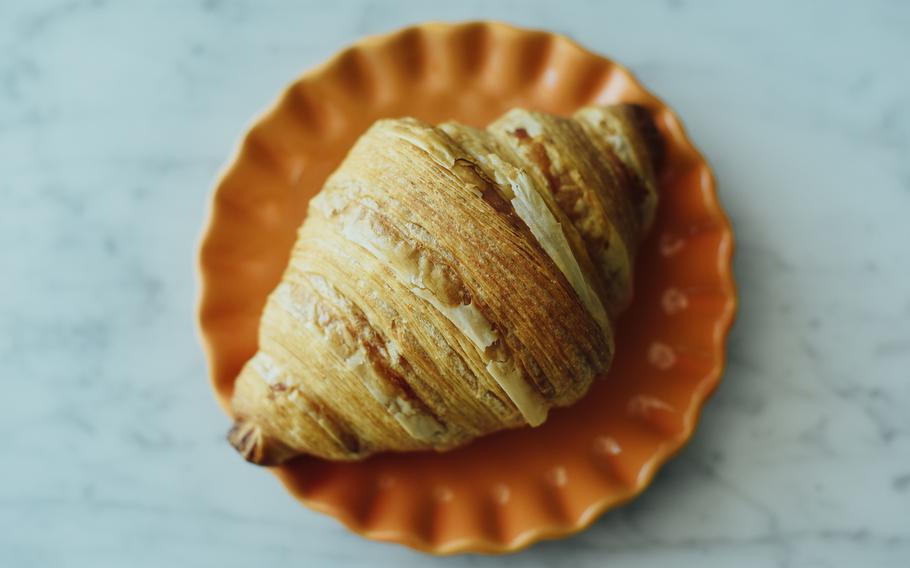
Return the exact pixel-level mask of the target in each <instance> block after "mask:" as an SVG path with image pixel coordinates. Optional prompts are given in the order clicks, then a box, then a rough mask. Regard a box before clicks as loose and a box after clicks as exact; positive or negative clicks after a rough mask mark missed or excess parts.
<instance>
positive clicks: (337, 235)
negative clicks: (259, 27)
mask: <svg viewBox="0 0 910 568" xmlns="http://www.w3.org/2000/svg"><path fill="white" fill-rule="evenodd" d="M660 156H661V144H660V138H659V134H658V132H657V130H656V128H655V125H654V123H653V122H652V120H651V118H650V117H649V115H648V113H647V112H646V111H645V110H644V109H642V108H640V107H637V106H634V105H614V106H590V107H586V108H583V109H581V110H579V111H578V112H577V113H575V115H574V116H573V117H572V118H561V117H558V116H554V115H550V114H544V113H540V112H532V111H527V110H521V109H515V110H512V111H510V112H508V113H506V114H505V115H504V116H502V117H500V118H499V119H498V120H496V121H495V122H493V123H492V124H491V125H490V126H488V127H487V128H486V129H485V130H484V129H477V128H474V127H471V126H466V125H463V124H459V123H456V122H449V123H445V124H441V125H439V126H435V127H434V126H432V125H430V124H427V123H424V122H421V121H419V120H416V119H413V118H401V119H395V120H380V121H378V122H376V123H375V124H374V125H373V126H372V127H371V128H370V129H369V130H368V131H367V132H366V133H365V134H364V135H363V136H362V137H361V138H360V139H359V140H358V141H357V143H356V144H355V145H354V147H353V148H352V149H351V151H350V153H349V154H348V156H347V157H346V159H345V160H344V162H343V163H342V164H341V166H340V167H339V168H338V169H337V170H336V171H335V172H334V173H333V174H332V175H331V176H330V177H329V178H328V180H327V181H326V183H325V185H324V187H323V188H322V190H321V191H320V192H319V194H318V195H316V196H315V197H314V198H313V199H312V201H311V202H310V205H309V210H308V213H307V217H306V220H305V221H304V223H303V224H302V226H301V227H300V229H299V233H298V237H297V241H296V244H295V245H294V248H293V251H292V252H291V258H290V262H289V264H288V267H287V269H286V271H285V273H284V275H283V276H282V279H281V282H280V283H279V285H278V286H277V288H276V289H275V290H274V291H273V292H272V293H271V295H270V296H269V298H268V300H267V302H266V306H265V308H264V311H263V314H262V319H261V323H260V328H259V350H258V352H257V353H256V354H255V356H253V357H252V359H251V360H250V361H249V362H248V363H247V364H246V365H245V366H244V368H243V369H242V371H241V372H240V374H239V376H238V377H237V380H236V384H235V391H234V394H233V399H232V404H233V413H234V416H235V418H236V420H235V424H234V427H233V428H232V429H231V432H230V434H229V436H228V437H229V440H230V442H231V443H232V444H233V445H234V447H235V448H236V449H237V450H238V451H239V452H240V453H241V454H242V455H243V456H244V457H245V458H246V459H247V460H249V461H251V462H254V463H257V464H263V465H272V464H277V463H281V462H282V461H285V460H287V459H289V458H292V457H294V456H297V455H301V454H309V455H314V456H319V457H322V458H326V459H332V460H357V459H362V458H364V457H366V456H368V455H370V454H373V453H376V452H382V451H409V450H426V449H435V450H446V449H449V448H453V447H456V446H459V445H462V444H464V443H466V442H468V441H470V440H472V439H474V438H477V437H479V436H483V435H485V434H488V433H491V432H494V431H497V430H502V429H506V428H515V427H519V426H523V425H532V426H536V425H539V424H541V423H543V422H544V421H545V420H546V418H547V413H548V411H549V409H550V408H553V407H561V406H567V405H571V404H572V403H574V402H575V401H577V400H578V399H579V398H580V397H582V396H583V395H584V394H585V392H586V391H587V390H588V388H589V386H590V385H591V383H592V381H593V380H594V378H595V377H597V376H598V375H602V374H603V373H605V372H606V371H607V370H608V369H609V367H610V363H611V360H612V358H613V350H614V342H613V322H614V321H615V318H616V316H617V314H618V313H619V312H620V311H621V310H622V309H623V308H624V307H626V306H627V304H628V303H629V301H630V298H631V296H632V265H633V259H634V257H635V253H636V250H637V248H638V246H639V244H640V242H641V240H642V238H643V236H644V235H645V233H646V232H647V230H648V228H649V227H650V226H651V224H652V222H653V220H654V213H655V208H656V206H657V188H656V173H655V170H656V169H657V167H658V163H659V161H660Z"/></svg>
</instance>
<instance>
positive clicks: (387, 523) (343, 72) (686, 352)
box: [199, 22, 736, 554]
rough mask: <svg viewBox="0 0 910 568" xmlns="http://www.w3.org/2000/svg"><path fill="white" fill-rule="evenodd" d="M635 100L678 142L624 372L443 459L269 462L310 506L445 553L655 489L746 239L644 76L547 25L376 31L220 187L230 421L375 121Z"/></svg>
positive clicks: (208, 305) (693, 394) (218, 321)
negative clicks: (287, 289)
mask: <svg viewBox="0 0 910 568" xmlns="http://www.w3.org/2000/svg"><path fill="white" fill-rule="evenodd" d="M620 101H623V102H636V103H639V104H642V105H644V106H645V107H647V108H648V109H650V111H651V112H652V114H653V115H654V117H655V119H656V121H657V124H658V126H659V128H660V131H661V132H662V133H663V135H664V137H665V138H666V140H667V141H668V147H669V148H668V161H667V167H666V169H665V171H664V172H663V175H662V179H661V203H660V208H659V211H658V215H657V222H656V225H655V227H654V230H653V232H652V234H651V236H650V238H649V239H648V240H647V242H646V243H645V244H644V246H643V248H642V251H641V253H640V258H639V259H638V265H637V271H636V279H637V282H636V298H635V302H634V304H633V305H632V307H631V308H630V309H629V310H628V312H626V314H625V315H624V316H623V317H622V318H621V321H620V323H619V330H618V333H617V345H616V360H615V362H614V363H613V369H612V370H611V371H610V373H609V375H608V376H607V377H605V378H603V379H601V380H599V381H597V382H596V383H595V385H594V387H593V388H592V389H591V391H590V393H589V394H588V395H587V397H586V398H585V399H584V400H582V401H581V402H580V403H578V404H576V405H575V406H573V407H571V408H567V409H561V410H557V411H554V412H553V413H552V414H551V416H550V419H549V420H548V421H547V422H546V424H544V425H543V426H541V427H539V428H534V429H531V428H524V429H519V430H513V431H508V432H501V433H498V434H494V435H491V436H488V437H486V438H483V439H481V440H478V441H476V442H474V443H473V444H471V445H469V446H467V447H464V448H460V449H457V450H454V451H451V452H448V453H441V454H437V453H434V452H424V453H410V454H384V455H378V456H374V457H372V458H370V459H367V460H365V461H362V462H358V463H332V462H328V461H323V460H319V459H315V458H301V459H298V460H295V461H293V462H291V463H289V464H287V465H285V466H282V467H277V468H274V469H273V471H274V473H275V474H277V475H278V478H279V479H280V480H281V481H282V483H284V484H285V486H287V488H288V490H289V491H290V492H291V493H292V494H293V495H294V496H295V497H297V498H298V499H299V500H301V501H302V502H303V503H304V504H306V505H308V506H309V507H312V508H313V509H316V510H319V511H324V512H326V513H328V514H330V515H333V516H335V517H337V518H338V519H339V520H341V522H343V523H344V524H345V525H347V526H348V527H350V528H351V529H352V530H354V531H357V532H358V533H360V534H362V535H364V536H367V537H369V538H375V539H379V540H387V541H395V542H399V543H402V544H406V545H408V546H412V547H414V548H418V549H421V550H425V551H427V552H434V553H440V554H446V553H454V552H466V551H475V552H507V551H514V550H517V549H519V548H522V547H524V546H527V545H529V544H531V543H532V542H534V541H536V540H539V539H542V538H555V537H560V536H564V535H567V534H570V533H573V532H576V531H579V530H581V529H582V528H584V527H585V526H587V525H589V524H590V523H591V522H592V521H593V520H594V519H595V518H596V517H597V516H598V515H600V514H601V513H602V512H604V511H605V510H606V509H608V508H609V507H613V506H616V505H617V504H620V503H623V502H625V501H628V500H629V499H631V498H632V497H634V496H635V495H636V494H638V493H639V492H641V491H642V490H643V489H644V488H645V487H646V486H647V485H648V483H649V482H650V481H651V478H652V477H653V476H654V472H655V470H656V469H657V467H658V466H659V465H660V464H662V463H664V462H665V461H666V460H667V459H668V458H669V457H670V456H671V455H673V454H674V453H675V452H676V451H678V450H679V449H680V447H681V446H682V445H683V443H684V442H685V441H686V440H687V439H688V438H689V437H690V436H691V435H692V431H693V429H694V427H695V422H696V419H697V417H698V413H699V410H700V409H701V407H702V404H703V403H704V401H705V399H706V397H707V396H708V395H709V394H710V393H711V392H712V390H713V389H714V388H715V387H716V386H717V383H718V381H719V379H720V376H721V371H722V369H723V366H724V342H725V339H726V335H727V331H728V329H729V327H730V324H731V321H732V319H733V313H734V310H735V305H736V299H735V292H734V287H733V280H732V276H731V268H730V264H731V256H732V250H733V235H732V231H731V228H730V224H729V222H728V221H727V218H726V217H725V215H724V213H723V211H722V210H721V208H720V206H719V205H718V202H717V197H716V195H715V191H714V179H713V177H712V174H711V170H710V169H709V168H708V165H707V164H706V163H705V160H704V158H702V157H701V155H699V153H698V152H697V151H696V150H695V148H694V147H693V146H692V143H691V142H690V141H689V140H688V138H686V135H685V133H684V132H683V128H682V125H681V124H680V122H679V119H678V118H676V116H675V115H674V114H673V113H672V112H671V111H670V110H669V109H668V108H667V107H666V106H665V105H664V104H663V103H662V102H661V101H659V100H658V99H657V98H655V97H654V96H653V95H651V94H650V93H648V92H647V91H646V90H645V89H644V88H643V87H642V86H641V85H640V84H639V83H638V81H636V80H635V78H634V77H632V75H631V74H630V73H629V71H627V70H626V69H624V68H623V67H621V66H620V65H618V64H616V63H614V62H612V61H609V60H608V59H605V58H603V57H600V56H597V55H594V54H592V53H590V52H588V51H586V50H584V49H582V48H581V47H579V46H578V45H577V44H575V43H573V42H572V41H570V40H569V39H567V38H565V37H562V36H558V35H554V34H551V33H546V32H540V31H528V30H522V29H516V28H513V27H510V26H507V25H503V24H499V23H488V22H473V23H467V24H458V25H450V24H438V23H433V24H425V25H420V26H416V27H412V28H407V29H404V30H401V31H399V32H396V33H393V34H390V35H384V36H376V37H371V38H368V39H366V40H363V41H361V42H359V43H357V44H356V45H354V46H353V47H350V48H348V49H345V50H344V51H342V52H341V53H339V54H338V55H336V56H334V57H333V58H332V59H330V60H329V61H328V62H327V63H325V64H324V65H322V66H321V67H318V68H317V69H314V70H312V71H310V72H308V73H306V74H304V75H303V76H302V77H301V78H300V79H298V80H297V81H296V82H295V83H294V84H292V85H291V86H290V87H289V88H288V89H287V90H286V91H285V92H284V93H283V94H282V95H281V98H280V99H279V101H278V102H277V104H275V105H274V106H273V107H272V108H271V109H270V110H268V111H267V112H266V114H265V115H264V116H263V117H262V118H260V119H259V120H258V121H257V122H256V124H255V125H254V126H253V127H252V129H251V130H250V132H249V133H248V134H247V135H246V137H245V138H244V139H243V142H242V144H241V145H240V148H239V151H238V152H237V155H236V156H235V157H234V159H233V160H232V163H231V164H230V166H229V167H228V168H227V170H226V172H225V173H224V175H223V177H222V178H221V180H220V181H219V182H218V187H217V189H216V191H215V195H214V199H213V201H212V205H211V212H210V218H209V221H208V228H207V229H206V230H205V236H204V239H203V242H202V250H201V253H200V268H201V281H202V294H201V305H200V311H199V319H200V324H201V328H202V336H203V338H204V342H205V345H206V348H207V353H208V358H209V361H210V363H211V374H212V383H213V385H214V388H215V391H216V393H217V396H218V400H219V401H220V402H221V404H222V406H223V407H224V408H225V409H226V410H229V408H230V405H229V401H230V398H231V391H232V390H233V384H234V378H235V376H236V375H237V373H238V372H239V371H240V368H241V367H242V366H243V364H244V363H245V362H246V361H247V359H249V358H250V357H251V356H252V355H253V353H255V351H256V345H257V339H256V333H257V327H258V323H259V314H260V311H261V310H262V307H263V305H264V303H265V299H266V296H267V294H268V293H269V292H270V291H271V290H272V289H273V288H274V287H275V286H276V284H277V283H278V281H279V279H280V277H281V273H282V271H283V269H284V267H285V264H286V263H287V260H288V254H289V251H290V249H291V245H292V244H293V241H294V238H295V234H296V230H297V227H298V226H299V225H300V223H301V222H302V221H303V218H304V215H305V213H306V208H307V202H308V201H309V199H310V198H311V197H312V196H313V195H314V194H315V193H316V192H317V191H319V189H320V187H321V186H322V183H323V180H325V178H326V176H327V175H328V174H329V173H330V172H331V171H332V170H334V169H335V168H336V167H337V166H338V164H339V162H340V161H341V160H342V158H343V157H344V155H345V153H346V152H347V150H348V148H349V147H350V146H351V145H352V143H353V142H354V140H356V139H357V137H358V136H360V134H361V133H362V132H363V131H364V130H366V128H367V127H368V126H369V125H370V124H372V123H373V121H375V120H376V119H378V118H382V117H397V116H405V115H408V116H416V117H418V118H421V119H424V120H427V121H430V122H434V123H435V122H440V121H445V120H450V119H455V120H459V121H462V122H465V123H468V124H473V125H476V126H483V125H485V124H486V123H487V122H489V121H490V120H492V119H494V118H495V117H497V116H499V115H500V114H501V113H503V112H505V111H506V110H508V109H511V108H513V107H525V108H530V109H539V110H542V111H546V112H550V113H556V114H561V115H568V114H570V113H572V112H573V111H574V110H575V109H576V108H577V107H579V106H582V105H587V104H591V103H616V102H620Z"/></svg>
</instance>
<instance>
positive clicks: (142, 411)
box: [0, 0, 910, 568]
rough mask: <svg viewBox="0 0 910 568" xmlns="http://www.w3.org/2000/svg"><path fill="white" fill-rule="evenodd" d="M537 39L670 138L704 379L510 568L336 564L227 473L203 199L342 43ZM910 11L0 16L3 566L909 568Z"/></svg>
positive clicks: (460, 6)
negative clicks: (666, 422)
mask: <svg viewBox="0 0 910 568" xmlns="http://www.w3.org/2000/svg"><path fill="white" fill-rule="evenodd" d="M481 17H482V18H496V19H503V20H508V21H512V22H514V23H516V24H520V25H527V26H537V27H547V28H550V29H553V30H556V31H559V32H564V33H567V34H570V35H571V36H573V37H575V38H576V39H578V40H579V41H581V42H582V43H583V44H586V45H587V46H589V47H591V48H592V49H594V50H596V51H599V52H601V53H604V54H607V55H610V56H612V57H615V58H617V59H618V60H620V61H622V62H624V63H626V64H627V65H628V66H630V67H631V68H632V70H633V71H635V72H636V73H637V74H638V75H639V76H640V78H641V79H642V80H643V82H644V83H645V84H646V85H647V86H649V87H650V88H651V89H652V90H653V91H654V92H656V93H658V94H659V95H660V96H662V97H663V98H664V99H665V100H666V101H668V102H669V103H670V104H671V105H672V106H673V107H675V108H676V109H677V111H678V112H679V114H680V115H681V116H682V117H683V119H684V121H685V122H686V124H687V126H688V128H689V130H690V132H691V135H692V137H693V139H694V140H695V142H696V143H697V144H698V145H699V146H700V147H701V148H702V150H703V151H704V152H705V154H706V155H707V156H708V157H709V159H710V161H711V163H712V164H713V166H714V167H715V169H716V173H717V177H718V180H719V183H720V191H721V196H722V199H723V202H724V204H725V206H726V207H727V209H728V211H729V213H730V215H731V217H732V219H733V221H734V224H735V227H736V231H737V235H738V245H739V246H738V252H737V255H736V265H735V268H736V276H737V279H738V284H739V288H740V292H741V311H740V313H739V318H738V321H737V324H736V326H735V328H734V331H733V334H732V337H731V341H730V348H729V358H730V364H729V369H728V371H727V374H726V377H725V380H724V381H723V383H722V385H721V387H720V389H719V391H718V392H717V394H716V396H715V398H714V399H713V400H712V401H711V402H710V404H708V406H707V407H706V409H705V412H704V415H703V420H702V423H701V426H700V428H699V430H698V432H697V434H696V436H695V438H694V440H693V441H692V443H691V444H690V445H689V446H688V448H687V449H686V450H685V451H684V452H683V453H682V454H681V455H680V456H679V457H678V458H677V459H675V460H674V461H673V462H672V463H670V464H669V465H668V466H667V467H666V468H665V469H664V470H663V471H662V472H661V473H660V475H659V476H658V478H657V479H656V481H655V483H654V485H653V487H652V488H651V489H650V490H648V491H647V492H646V493H645V494H644V495H643V496H642V497H641V498H640V499H638V500H637V501H635V502H634V503H632V504H629V505H627V506H625V507H622V508H620V509H618V510H615V511H613V512H610V513H608V514H607V515H606V516H604V517H603V518H602V519H601V520H600V521H599V522H597V523H596V524H595V525H594V526H593V527H592V528H591V529H590V530H588V531H586V532H584V533H582V534H580V535H578V536H576V537H574V538H570V539H567V540H564V541H561V542H550V543H544V544H541V545H537V546H535V547H533V548H531V549H530V550H528V551H525V552H523V553H520V554H518V555H515V556H510V557H503V558H485V557H477V556H462V557H455V558H448V559H438V560H437V559H430V558H428V557H425V556H423V555H421V554H419V553H416V552H412V551H410V550H407V549H405V548H402V547H400V546H397V545H388V544H378V543H373V542H368V541H364V540H362V539H361V538H359V537H357V536H354V535H352V534H349V533H348V532H347V531H346V530H345V529H343V528H342V527H341V526H340V525H339V524H338V523H337V522H335V521H334V520H332V519H330V518H327V517H323V516H322V515H319V514H316V513H312V512H310V511H307V510H305V509H303V508H301V507H300V506H298V505H297V503H295V502H294V501H293V500H291V499H290V498H289V497H288V496H287V495H286V494H285V493H284V491H283V489H282V488H281V487H280V486H279V484H278V483H277V481H276V480H275V479H273V478H272V477H271V476H270V475H267V474H265V473H264V472H262V471H259V470H257V469H256V468H253V467H248V466H246V465H245V464H243V463H241V462H240V461H238V458H237V457H236V455H235V454H234V452H233V450H231V449H230V448H229V447H228V445H227V444H226V443H225V442H224V432H225V429H226V427H227V425H228V424H227V419H226V418H225V416H223V415H222V413H221V411H220V410H219V409H218V408H217V406H216V404H215V402H214V400H213V397H212V395H211V393H210V392H209V387H208V385H207V380H206V368H205V362H204V360H203V357H202V353H201V349H200V347H199V343H198V341H197V337H196V335H195V331H194V327H193V326H194V323H193V322H194V299H195V294H196V282H195V276H194V262H195V261H194V256H195V245H196V241H197V238H198V236H199V232H200V227H201V220H202V216H203V209H204V205H205V201H206V199H207V195H208V193H209V188H210V185H211V182H212V180H213V178H214V176H215V175H216V173H217V171H218V169H219V167H220V166H221V165H222V163H223V162H224V160H226V158H227V157H228V155H229V152H230V150H231V148H232V146H233V144H234V143H235V140H236V139H237V138H238V136H239V135H240V134H241V133H242V132H243V130H244V129H245V127H246V125H247V124H248V121H249V120H250V117H252V116H253V115H254V114H256V113H257V112H258V111H259V110H260V109H262V108H263V107H264V106H265V105H266V104H268V103H269V102H270V101H271V100H272V99H273V97H274V96H276V94H277V93H278V92H279V90H280V89H281V88H282V86H283V85H285V83H287V82H288V81H289V80H290V79H292V78H293V77H294V76H295V75H296V74H298V73H299V72H300V71H302V70H304V69H306V68H307V67H309V66H311V65H313V64H315V63H317V62H319V61H321V60H322V59H324V58H325V57H327V56H328V55H329V54H331V53H332V52H334V51H336V50H337V49H339V48H340V47H341V46H343V45H345V44H347V43H348V42H350V41H352V40H354V39H356V38H358V37H360V36H362V35H363V34H367V33H375V32H382V31H388V30H392V29H394V28H396V27H399V26H401V25H403V24H406V23H411V22H419V21H424V20H430V19H441V20H461V19H467V18H481ZM908 30H910V5H908V4H907V3H899V2H887V1H875V2H837V3H834V2H831V3H825V4H823V5H822V4H813V5H811V6H810V5H809V3H790V2H784V1H775V2H705V3H702V2H690V1H689V0H673V1H667V2H659V3H650V2H636V3H631V2H543V1H540V2H492V1H474V0H461V1H460V2H440V3H433V2H417V1H397V2H383V3H380V2H372V1H366V0H360V1H352V2H322V1H320V2H299V1H298V2H292V1H287V2H254V1H252V0H249V1H230V0H204V1H200V2H189V1H173V2H142V3H140V2H113V1H103V0H89V1H79V0H76V1H71V0H66V1H60V2H44V1H42V2H37V1H25V0H20V1H14V0H13V1H5V2H3V3H0V53H2V55H0V196H2V202H0V267H2V268H0V362H2V369H3V370H2V373H0V376H2V383H0V386H2V395H0V440H2V441H3V442H2V448H3V457H2V458H0V472H2V473H0V479H2V483H0V564H2V565H4V566H16V567H31V566H36V567H37V566H40V567H46V566H93V567H97V566H154V567H160V566H216V565H217V566H221V567H224V568H228V567H232V566H270V565H279V563H280V564H281V565H284V566H291V565H293V566H329V565H331V566H347V565H351V566H353V565H358V564H365V563H369V564H370V565H377V566H427V565H440V566H485V565H494V564H496V565H499V564H502V565H512V566H532V567H533V566H557V565H558V566H563V565H572V566H655V565H673V566H738V567H746V566H774V565H776V566H795V567H807V566H859V565H871V566H908V565H910V411H908V409H910V246H908V245H910V222H908V216H910V105H908V101H910V73H908V72H907V60H908V58H910V33H908Z"/></svg>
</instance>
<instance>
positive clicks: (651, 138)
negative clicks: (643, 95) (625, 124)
mask: <svg viewBox="0 0 910 568" xmlns="http://www.w3.org/2000/svg"><path fill="white" fill-rule="evenodd" d="M626 109H627V111H628V115H627V116H628V117H629V121H630V122H631V123H632V124H634V125H635V127H636V129H637V130H638V132H639V133H641V137H642V139H643V140H644V143H645V146H646V147H647V149H648V155H649V156H650V157H651V164H652V165H653V166H654V170H655V171H660V169H661V167H662V165H663V161H664V140H663V137H662V136H661V135H660V131H659V130H658V129H657V124H655V123H654V117H652V116H651V113H649V112H648V109H646V108H645V107H643V106H641V105H636V104H630V105H626Z"/></svg>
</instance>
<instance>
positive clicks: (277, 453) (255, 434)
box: [227, 419, 293, 466]
mask: <svg viewBox="0 0 910 568" xmlns="http://www.w3.org/2000/svg"><path fill="white" fill-rule="evenodd" d="M227 438H228V441H229V442H230V443H231V445H232V446H234V449H236V450H237V452H238V453H239V454H240V455H241V456H243V459H245V460H246V461H248V462H250V463H253V464H256V465H262V466H273V465H280V464H282V463H284V462H285V461H287V460H288V459H290V458H291V457H293V454H292V452H291V451H290V449H289V448H288V447H287V446H285V445H284V444H283V443H281V442H279V441H277V440H274V439H271V438H268V437H267V436H266V435H265V434H264V433H263V431H262V428H261V427H260V426H259V425H258V424H256V423H255V422H253V421H250V420H245V419H239V420H237V421H236V422H235V423H234V425H233V426H232V427H231V429H230V430H229V431H228V435H227Z"/></svg>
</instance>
